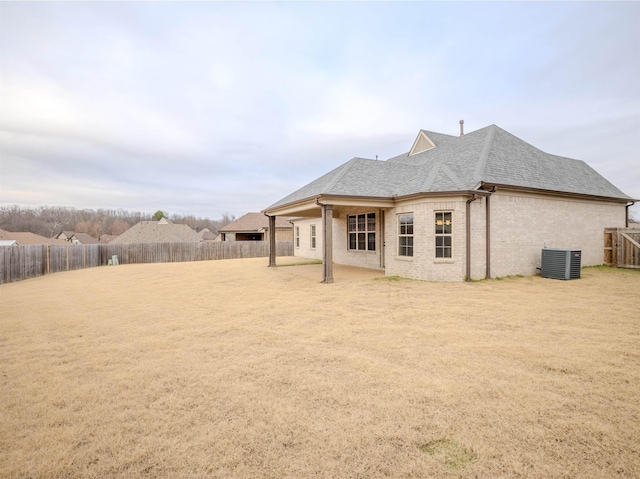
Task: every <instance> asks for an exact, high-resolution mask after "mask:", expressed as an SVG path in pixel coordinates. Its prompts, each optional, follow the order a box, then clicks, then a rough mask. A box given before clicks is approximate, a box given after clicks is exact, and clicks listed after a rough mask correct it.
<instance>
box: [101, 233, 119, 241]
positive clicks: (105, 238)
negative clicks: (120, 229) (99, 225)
mask: <svg viewBox="0 0 640 479" xmlns="http://www.w3.org/2000/svg"><path fill="white" fill-rule="evenodd" d="M118 236H119V235H107V234H104V235H100V243H111V242H112V241H113V240H114V239H116V238H117V237H118Z"/></svg>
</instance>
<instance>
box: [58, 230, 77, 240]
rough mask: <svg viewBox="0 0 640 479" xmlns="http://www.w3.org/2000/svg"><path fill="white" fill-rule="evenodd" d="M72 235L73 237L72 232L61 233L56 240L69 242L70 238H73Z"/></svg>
mask: <svg viewBox="0 0 640 479" xmlns="http://www.w3.org/2000/svg"><path fill="white" fill-rule="evenodd" d="M73 235H74V232H73V231H63V232H61V233H60V234H59V235H58V236H56V238H57V239H60V240H64V241H71V238H72V237H73Z"/></svg>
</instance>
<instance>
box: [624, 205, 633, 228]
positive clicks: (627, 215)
mask: <svg viewBox="0 0 640 479" xmlns="http://www.w3.org/2000/svg"><path fill="white" fill-rule="evenodd" d="M635 204H636V202H635V201H632V202H631V203H627V206H626V208H625V215H624V227H625V228H628V227H629V208H631V207H632V206H633V205H635Z"/></svg>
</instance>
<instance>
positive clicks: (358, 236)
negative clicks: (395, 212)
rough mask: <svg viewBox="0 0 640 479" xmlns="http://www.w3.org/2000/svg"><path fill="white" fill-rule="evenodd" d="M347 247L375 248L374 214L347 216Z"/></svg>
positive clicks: (370, 249)
mask: <svg viewBox="0 0 640 479" xmlns="http://www.w3.org/2000/svg"><path fill="white" fill-rule="evenodd" d="M347 228H348V234H349V249H352V250H361V251H375V250H376V214H375V213H366V214H360V215H350V216H348V217H347Z"/></svg>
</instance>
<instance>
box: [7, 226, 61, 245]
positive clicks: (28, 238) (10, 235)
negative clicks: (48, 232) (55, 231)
mask: <svg viewBox="0 0 640 479" xmlns="http://www.w3.org/2000/svg"><path fill="white" fill-rule="evenodd" d="M0 240H15V241H16V242H17V243H18V244H19V245H28V244H68V243H67V242H66V241H65V240H59V239H56V238H47V237H45V236H40V235H37V234H35V233H28V232H13V231H5V230H3V229H0Z"/></svg>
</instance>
